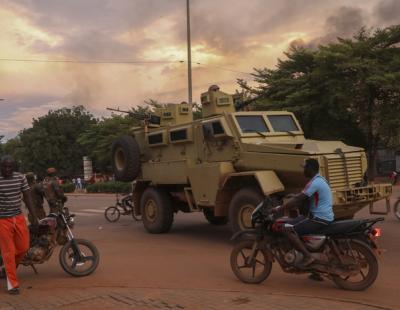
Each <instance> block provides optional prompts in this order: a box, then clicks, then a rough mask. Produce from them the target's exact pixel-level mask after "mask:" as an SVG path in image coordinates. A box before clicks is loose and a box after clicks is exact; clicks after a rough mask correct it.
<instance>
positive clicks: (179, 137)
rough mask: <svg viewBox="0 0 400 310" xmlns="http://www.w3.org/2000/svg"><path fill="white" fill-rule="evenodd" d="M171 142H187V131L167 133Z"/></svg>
mask: <svg viewBox="0 0 400 310" xmlns="http://www.w3.org/2000/svg"><path fill="white" fill-rule="evenodd" d="M169 135H170V140H171V142H176V141H184V140H188V135H187V129H186V128H184V129H179V130H174V131H171V132H170V133H169Z"/></svg>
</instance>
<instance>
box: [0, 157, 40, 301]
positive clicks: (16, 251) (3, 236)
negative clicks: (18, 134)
mask: <svg viewBox="0 0 400 310" xmlns="http://www.w3.org/2000/svg"><path fill="white" fill-rule="evenodd" d="M0 168H1V175H0V250H1V255H2V258H3V262H4V265H5V269H6V275H7V289H8V292H9V293H10V294H19V283H18V279H17V270H16V269H17V265H18V263H19V261H20V260H21V259H22V258H23V257H24V255H25V253H26V252H27V251H28V249H29V230H28V227H27V225H26V221H25V217H24V215H23V214H22V210H21V205H22V198H23V200H24V202H25V205H26V206H27V208H28V209H29V213H30V214H31V215H32V219H33V223H32V224H33V225H37V224H38V221H37V217H36V214H35V210H34V209H33V207H32V201H31V197H30V192H29V191H30V189H29V186H28V182H27V181H26V178H25V176H24V175H22V174H21V173H18V172H14V169H15V162H14V160H13V158H12V157H11V156H3V157H2V158H1V159H0Z"/></svg>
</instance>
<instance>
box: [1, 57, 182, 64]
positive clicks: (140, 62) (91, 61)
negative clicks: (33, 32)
mask: <svg viewBox="0 0 400 310" xmlns="http://www.w3.org/2000/svg"><path fill="white" fill-rule="evenodd" d="M0 61H8V62H38V63H77V64H166V63H183V62H184V61H182V60H175V61H168V60H118V61H110V60H71V59H59V60H58V59H17V58H0Z"/></svg>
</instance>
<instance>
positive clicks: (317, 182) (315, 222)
mask: <svg viewBox="0 0 400 310" xmlns="http://www.w3.org/2000/svg"><path fill="white" fill-rule="evenodd" d="M303 167H304V176H305V177H306V178H307V179H309V180H310V181H309V182H308V183H307V185H306V187H305V188H304V189H303V191H302V192H301V193H299V194H297V195H295V196H294V197H292V198H290V199H289V200H288V201H287V202H285V203H284V204H283V205H281V206H278V207H275V208H273V209H272V210H271V212H273V213H278V212H282V211H284V210H285V209H286V210H289V209H292V208H295V207H299V206H300V205H301V204H304V203H306V202H308V211H309V212H308V213H309V215H308V216H304V215H299V216H298V217H296V218H294V219H293V220H291V221H290V222H289V223H286V224H285V226H284V230H283V231H284V233H285V234H286V236H287V238H288V239H289V241H290V242H291V243H292V244H293V246H294V247H295V248H296V249H297V250H298V251H300V252H301V253H302V254H303V255H304V259H303V261H302V266H303V267H306V266H308V265H310V264H311V263H312V262H313V261H314V258H313V257H312V256H311V254H310V252H309V251H308V250H307V248H306V247H305V245H304V243H303V242H302V241H301V240H300V238H299V236H301V235H306V234H312V233H315V232H317V231H318V230H320V229H321V228H322V227H325V226H327V225H329V224H330V223H331V222H333V220H334V214H333V209H332V191H331V188H330V186H329V184H328V182H327V181H326V180H325V179H324V178H323V177H322V176H321V175H320V174H319V163H318V161H317V160H316V159H313V158H308V159H306V160H305V162H304V166H303Z"/></svg>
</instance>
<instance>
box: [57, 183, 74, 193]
mask: <svg viewBox="0 0 400 310" xmlns="http://www.w3.org/2000/svg"><path fill="white" fill-rule="evenodd" d="M60 187H61V189H62V190H63V191H64V193H72V192H74V191H75V185H74V184H72V183H64V184H61V185H60Z"/></svg>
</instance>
